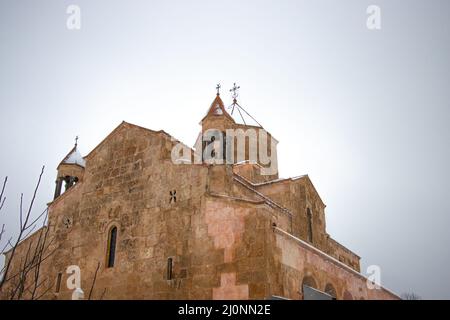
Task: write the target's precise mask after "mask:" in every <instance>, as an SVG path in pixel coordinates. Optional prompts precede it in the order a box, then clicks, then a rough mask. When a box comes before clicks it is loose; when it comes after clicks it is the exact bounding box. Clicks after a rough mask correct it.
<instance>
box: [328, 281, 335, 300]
mask: <svg viewBox="0 0 450 320" xmlns="http://www.w3.org/2000/svg"><path fill="white" fill-rule="evenodd" d="M325 293H327V294H329V295H330V296H332V297H333V300H336V299H337V294H336V289H335V288H334V287H333V285H332V284H331V283H327V285H326V286H325Z"/></svg>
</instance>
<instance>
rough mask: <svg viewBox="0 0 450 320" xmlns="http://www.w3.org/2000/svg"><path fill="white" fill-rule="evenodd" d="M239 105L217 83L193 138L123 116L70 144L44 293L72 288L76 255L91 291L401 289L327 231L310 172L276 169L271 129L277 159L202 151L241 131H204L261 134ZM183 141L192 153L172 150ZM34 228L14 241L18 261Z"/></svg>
mask: <svg viewBox="0 0 450 320" xmlns="http://www.w3.org/2000/svg"><path fill="white" fill-rule="evenodd" d="M235 98H236V97H235ZM234 107H236V109H234ZM233 111H234V113H233V114H230V112H229V109H228V111H227V108H226V107H225V106H224V103H223V101H222V99H221V97H220V94H219V91H218V92H217V95H216V97H215V99H214V101H213V102H212V104H211V106H210V108H209V109H208V111H207V113H206V115H205V116H204V117H203V119H202V120H201V122H200V125H201V132H200V133H199V138H198V140H197V143H196V146H195V148H189V147H187V146H185V145H183V144H181V143H180V142H179V141H178V140H176V139H175V138H173V137H172V136H170V135H169V134H167V133H166V132H164V131H153V130H150V129H147V128H143V127H140V126H137V125H134V124H130V123H127V122H122V123H121V124H120V125H119V126H118V127H117V128H116V129H114V130H113V131H112V132H111V133H110V134H109V135H108V136H106V138H105V139H104V140H103V141H101V142H100V144H98V145H97V147H95V148H94V149H93V150H92V151H91V152H90V153H89V154H88V155H86V156H84V157H82V156H81V155H80V153H79V151H78V149H77V144H75V147H74V148H73V149H72V150H71V151H70V152H69V154H68V155H67V156H66V157H64V159H63V160H62V162H61V163H60V164H59V166H58V168H57V179H56V188H55V195H54V199H53V201H52V202H50V203H49V204H48V226H47V227H44V228H47V229H48V234H49V236H50V237H51V238H52V239H53V240H54V241H53V242H52V245H51V246H50V248H49V250H50V251H52V252H53V253H52V254H51V255H50V256H49V257H48V259H46V260H45V261H43V262H42V265H41V267H40V274H41V275H40V277H41V279H42V281H46V283H47V284H48V285H47V288H46V289H45V290H46V291H45V292H44V294H43V298H45V299H71V298H72V296H73V291H74V289H73V288H68V286H67V285H66V282H67V279H68V277H69V276H70V274H69V273H67V270H68V267H70V266H76V267H77V268H79V271H80V274H79V275H80V289H81V290H82V291H83V292H84V298H85V299H86V298H87V295H88V292H89V293H90V295H91V299H293V300H298V299H347V300H348V299H354V300H359V299H398V297H397V296H396V295H395V294H394V293H392V292H390V291H389V290H387V289H385V288H383V287H378V288H375V289H373V288H372V289H371V288H370V286H368V284H367V279H366V278H365V277H364V276H363V275H362V274H361V273H360V264H359V260H360V257H359V256H358V255H357V254H355V253H354V252H352V251H351V250H349V249H348V248H346V247H344V246H343V245H341V244H339V243H338V242H337V241H336V240H334V239H333V238H332V237H331V236H330V235H329V234H328V233H327V231H326V219H325V204H324V202H323V200H322V199H321V197H320V195H319V193H318V192H317V190H316V188H315V187H314V185H313V183H312V181H311V180H310V178H309V177H308V175H303V176H298V177H295V178H286V179H282V178H279V177H278V170H277V168H276V166H277V162H276V152H277V150H276V140H275V138H274V137H272V136H271V135H270V133H268V134H267V135H266V136H265V137H266V138H267V141H269V142H272V143H269V145H268V146H267V149H268V150H265V151H268V153H269V154H270V159H271V160H270V162H271V163H267V161H261V159H260V157H257V158H256V160H255V159H250V153H251V152H250V150H249V147H248V146H247V145H245V142H247V140H246V139H244V145H245V149H244V152H243V153H242V154H241V159H234V160H233V157H231V158H232V160H231V161H224V162H223V163H222V164H220V163H218V162H214V161H213V162H211V161H210V162H208V161H203V160H205V159H203V154H204V153H202V152H203V151H205V149H206V148H208V147H210V148H211V152H209V151H208V153H212V154H213V155H214V154H219V153H220V154H221V155H220V156H219V158H220V159H223V158H224V154H227V155H230V153H231V154H232V153H234V154H236V150H233V149H234V148H233V147H235V146H236V145H235V142H232V145H230V143H229V141H228V140H227V143H222V145H220V147H219V148H215V147H214V146H215V142H217V141H214V139H209V138H208V139H204V136H205V135H204V133H206V132H207V131H208V130H217V131H219V132H228V131H226V130H229V129H232V130H239V129H242V131H244V132H246V131H247V130H249V131H252V132H256V133H257V134H256V135H257V136H258V137H259V138H257V139H266V138H260V136H259V135H258V134H259V132H260V131H261V130H264V129H263V127H262V126H261V125H259V124H258V123H256V124H249V123H248V122H246V121H245V120H244V117H243V114H246V112H245V110H243V109H242V110H241V107H240V106H239V105H238V104H237V102H236V99H234V102H233ZM239 114H240V116H241V117H242V120H244V123H242V121H238V120H236V115H239ZM227 135H228V133H227ZM202 137H203V138H202ZM246 138H248V137H246ZM221 140H222V141H225V138H223V137H222V138H221ZM267 141H266V142H267ZM213 142H214V143H213ZM261 142H262V141H258V148H257V149H260V148H261V146H264V145H265V144H261ZM273 142H275V143H273ZM180 145H181V146H182V147H183V148H184V150H186V149H187V150H188V151H190V152H191V155H188V156H184V158H183V159H184V161H174V160H173V154H174V148H176V146H180ZM219 149H220V150H219ZM235 149H237V148H235ZM229 150H232V151H231V152H230V151H229ZM199 151H201V152H199ZM259 151H261V150H259ZM195 157H197V158H198V157H200V161H190V160H193V158H195ZM214 159H217V157H215V158H214ZM197 160H198V159H197ZM268 166H272V171H271V172H269V174H267V172H265V173H264V174H263V173H262V172H263V171H264V170H265V169H267V167H268ZM274 167H275V170H273V168H274ZM37 234H39V232H35V233H34V234H33V235H31V236H30V237H28V238H27V239H26V240H24V241H23V242H22V243H21V244H20V245H19V247H18V249H17V251H16V255H15V256H14V259H13V261H12V270H17V269H18V268H20V266H19V265H20V263H19V261H20V260H21V258H23V257H24V255H25V254H26V248H27V247H28V246H29V244H30V243H32V242H33V241H36V237H37ZM9 255H10V252H8V253H7V254H6V259H9ZM91 288H92V290H91ZM42 290H44V289H43V288H42Z"/></svg>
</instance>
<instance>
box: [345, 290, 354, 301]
mask: <svg viewBox="0 0 450 320" xmlns="http://www.w3.org/2000/svg"><path fill="white" fill-rule="evenodd" d="M344 300H353V296H352V294H351V293H350V292H348V291H347V290H345V292H344Z"/></svg>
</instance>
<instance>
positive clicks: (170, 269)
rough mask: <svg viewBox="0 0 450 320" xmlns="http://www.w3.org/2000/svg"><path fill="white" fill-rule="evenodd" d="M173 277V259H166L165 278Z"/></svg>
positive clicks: (170, 278)
mask: <svg viewBox="0 0 450 320" xmlns="http://www.w3.org/2000/svg"><path fill="white" fill-rule="evenodd" d="M172 277H173V259H172V258H169V259H167V280H172Z"/></svg>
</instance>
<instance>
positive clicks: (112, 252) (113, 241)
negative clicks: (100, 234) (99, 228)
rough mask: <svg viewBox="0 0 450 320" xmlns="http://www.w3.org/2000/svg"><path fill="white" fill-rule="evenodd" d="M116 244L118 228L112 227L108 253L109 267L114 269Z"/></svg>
mask: <svg viewBox="0 0 450 320" xmlns="http://www.w3.org/2000/svg"><path fill="white" fill-rule="evenodd" d="M116 242H117V227H115V226H114V227H112V228H111V230H110V231H109V235H108V252H107V259H108V260H107V266H108V268H112V267H114V258H115V256H116Z"/></svg>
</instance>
